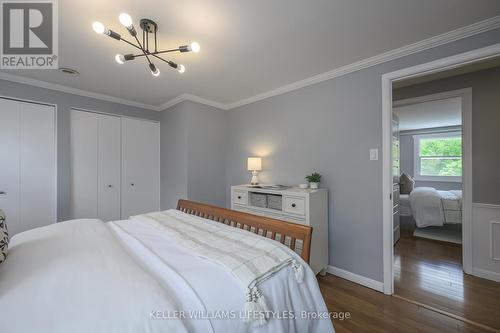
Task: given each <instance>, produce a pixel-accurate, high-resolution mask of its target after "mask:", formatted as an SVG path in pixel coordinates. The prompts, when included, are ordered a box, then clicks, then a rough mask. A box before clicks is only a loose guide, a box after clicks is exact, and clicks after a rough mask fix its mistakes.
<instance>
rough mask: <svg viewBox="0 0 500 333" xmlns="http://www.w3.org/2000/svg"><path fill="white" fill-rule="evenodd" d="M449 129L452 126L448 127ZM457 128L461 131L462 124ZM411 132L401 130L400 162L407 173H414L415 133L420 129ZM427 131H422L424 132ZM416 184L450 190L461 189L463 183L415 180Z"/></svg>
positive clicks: (434, 131)
mask: <svg viewBox="0 0 500 333" xmlns="http://www.w3.org/2000/svg"><path fill="white" fill-rule="evenodd" d="M446 129H447V130H448V129H450V127H447V128H446ZM455 129H456V130H458V131H460V130H461V126H456V127H455ZM409 132H411V134H407V133H405V132H404V131H402V132H400V140H399V149H400V156H399V157H400V159H399V160H400V163H401V173H403V172H404V173H406V174H407V175H410V176H412V177H413V176H414V175H413V163H414V154H413V141H414V140H413V135H415V134H418V130H413V131H409ZM424 132H425V131H422V133H424ZM433 133H439V129H437V128H436V129H433ZM415 186H417V187H434V188H435V189H437V190H442V191H449V190H461V189H462V183H459V182H438V181H423V180H415Z"/></svg>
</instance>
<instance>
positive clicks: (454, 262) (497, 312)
mask: <svg viewBox="0 0 500 333" xmlns="http://www.w3.org/2000/svg"><path fill="white" fill-rule="evenodd" d="M394 260H395V262H394V276H395V281H394V287H395V294H396V295H398V296H401V297H404V298H406V299H408V300H411V301H415V302H418V303H422V304H425V305H428V306H431V307H433V308H436V309H439V310H442V311H445V312H447V313H450V314H452V315H456V316H459V317H463V318H466V319H467V320H470V321H473V322H476V323H479V324H482V325H486V326H489V327H491V328H493V329H495V330H497V331H498V332H500V283H497V282H493V281H489V280H486V279H481V278H478V277H475V276H472V275H467V274H464V273H463V271H462V247H461V246H459V245H455V244H450V243H442V242H437V241H432V240H427V239H422V238H414V237H401V239H400V240H399V241H398V243H397V244H396V246H395V249H394Z"/></svg>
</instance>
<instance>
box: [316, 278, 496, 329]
mask: <svg viewBox="0 0 500 333" xmlns="http://www.w3.org/2000/svg"><path fill="white" fill-rule="evenodd" d="M318 281H319V286H320V289H321V292H322V294H323V297H324V299H325V302H326V305H327V307H328V310H329V311H330V312H344V313H345V312H349V314H350V318H349V319H344V320H339V319H333V326H334V328H335V331H336V332H337V333H342V332H355V333H363V332H373V333H377V332H405V333H409V332H429V333H432V332H436V333H438V332H439V333H445V332H487V331H485V330H483V329H481V328H479V327H476V326H474V325H470V324H467V323H464V322H462V321H460V320H457V319H453V318H450V317H448V316H445V315H442V314H440V313H437V312H434V311H431V310H428V309H426V308H423V307H421V306H418V305H415V304H412V303H409V302H406V301H404V300H401V299H398V298H396V297H393V296H386V295H384V294H382V293H380V292H378V291H375V290H372V289H369V288H365V287H363V286H361V285H359V284H355V283H353V282H350V281H347V280H344V279H341V278H338V277H335V276H333V275H330V274H327V275H326V276H325V277H322V276H319V275H318ZM497 314H498V313H497Z"/></svg>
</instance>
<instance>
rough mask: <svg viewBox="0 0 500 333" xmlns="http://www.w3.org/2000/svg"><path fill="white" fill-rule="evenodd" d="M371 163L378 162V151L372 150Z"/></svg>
mask: <svg viewBox="0 0 500 333" xmlns="http://www.w3.org/2000/svg"><path fill="white" fill-rule="evenodd" d="M370 161H378V149H377V148H375V149H370Z"/></svg>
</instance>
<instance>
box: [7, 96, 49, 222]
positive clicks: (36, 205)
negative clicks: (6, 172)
mask: <svg viewBox="0 0 500 333" xmlns="http://www.w3.org/2000/svg"><path fill="white" fill-rule="evenodd" d="M20 120H21V122H20V123H21V126H20V128H21V133H20V136H19V138H20V142H19V149H20V156H19V157H20V162H21V163H20V164H19V166H20V177H19V192H20V198H21V199H20V210H19V211H20V215H19V219H20V230H19V231H25V230H28V229H33V228H36V227H41V226H45V225H48V224H51V223H55V222H56V220H57V217H56V214H57V213H56V137H55V133H56V132H55V109H54V107H53V106H48V105H40V104H33V103H21V119H20ZM7 223H8V222H7ZM14 231H15V230H14Z"/></svg>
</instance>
